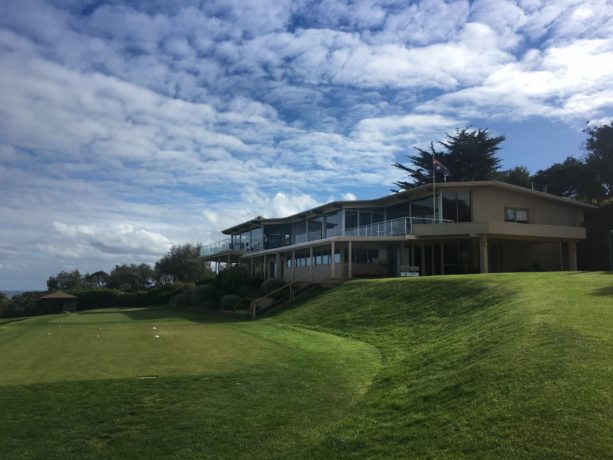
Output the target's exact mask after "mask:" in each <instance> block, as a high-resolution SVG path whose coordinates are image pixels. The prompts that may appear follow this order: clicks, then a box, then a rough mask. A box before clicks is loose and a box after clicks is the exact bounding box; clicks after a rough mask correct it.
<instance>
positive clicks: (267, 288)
mask: <svg viewBox="0 0 613 460" xmlns="http://www.w3.org/2000/svg"><path fill="white" fill-rule="evenodd" d="M283 286H285V281H283V280H280V279H278V278H270V279H267V280H266V281H264V282H263V283H262V285H261V286H260V295H262V296H265V295H268V294H270V293H271V292H272V291H276V290H277V289H279V288H282V287H283Z"/></svg>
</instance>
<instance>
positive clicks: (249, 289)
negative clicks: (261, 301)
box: [236, 285, 260, 297]
mask: <svg viewBox="0 0 613 460" xmlns="http://www.w3.org/2000/svg"><path fill="white" fill-rule="evenodd" d="M236 295H239V296H241V297H258V296H259V295H260V290H259V289H258V288H257V287H254V286H246V285H243V286H239V288H238V292H237V293H236Z"/></svg>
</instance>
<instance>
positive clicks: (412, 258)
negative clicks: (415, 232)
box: [409, 243, 415, 266]
mask: <svg viewBox="0 0 613 460" xmlns="http://www.w3.org/2000/svg"><path fill="white" fill-rule="evenodd" d="M410 246H411V257H410V259H411V260H410V261H409V263H410V264H411V265H413V266H414V265H415V243H411V245H410Z"/></svg>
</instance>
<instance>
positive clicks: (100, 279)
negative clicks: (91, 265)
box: [83, 270, 109, 287]
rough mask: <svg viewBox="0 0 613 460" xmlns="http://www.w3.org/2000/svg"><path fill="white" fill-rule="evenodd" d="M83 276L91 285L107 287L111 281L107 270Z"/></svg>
mask: <svg viewBox="0 0 613 460" xmlns="http://www.w3.org/2000/svg"><path fill="white" fill-rule="evenodd" d="M83 278H85V281H86V282H87V284H88V285H89V286H91V287H106V285H107V283H108V281H109V274H108V273H107V272H105V271H102V270H100V271H97V272H94V273H92V274H91V275H88V274H86V275H85V276H84V277H83Z"/></svg>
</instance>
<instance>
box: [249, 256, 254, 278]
mask: <svg viewBox="0 0 613 460" xmlns="http://www.w3.org/2000/svg"><path fill="white" fill-rule="evenodd" d="M250 259H251V269H250V271H249V273H250V274H251V276H253V256H251V258H250Z"/></svg>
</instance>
